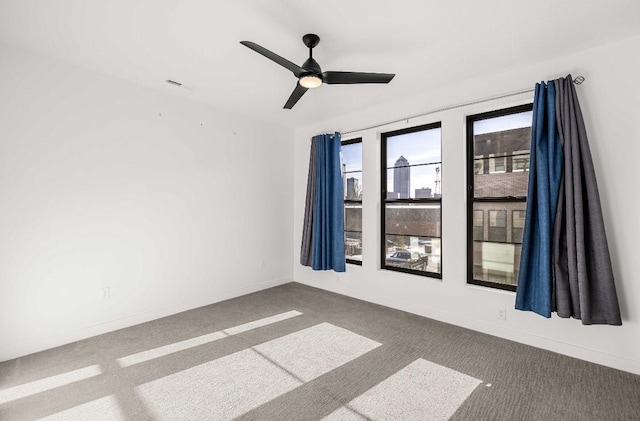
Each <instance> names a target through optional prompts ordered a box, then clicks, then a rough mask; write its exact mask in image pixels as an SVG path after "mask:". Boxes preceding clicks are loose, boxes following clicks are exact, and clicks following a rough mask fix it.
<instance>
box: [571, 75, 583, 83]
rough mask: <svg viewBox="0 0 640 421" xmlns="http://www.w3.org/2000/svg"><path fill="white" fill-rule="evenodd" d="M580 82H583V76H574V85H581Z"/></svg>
mask: <svg viewBox="0 0 640 421" xmlns="http://www.w3.org/2000/svg"><path fill="white" fill-rule="evenodd" d="M582 82H584V76H576V78H575V79H573V83H575V84H576V85H581V84H582Z"/></svg>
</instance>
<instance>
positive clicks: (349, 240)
mask: <svg viewBox="0 0 640 421" xmlns="http://www.w3.org/2000/svg"><path fill="white" fill-rule="evenodd" d="M342 179H343V180H344V242H345V247H344V249H345V255H346V256H345V257H346V260H347V263H353V264H356V265H361V264H362V139H361V138H359V139H351V140H345V141H343V142H342Z"/></svg>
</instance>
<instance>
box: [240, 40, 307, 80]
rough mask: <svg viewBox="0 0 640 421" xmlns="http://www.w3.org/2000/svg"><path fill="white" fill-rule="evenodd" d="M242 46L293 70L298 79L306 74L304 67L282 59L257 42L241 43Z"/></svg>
mask: <svg viewBox="0 0 640 421" xmlns="http://www.w3.org/2000/svg"><path fill="white" fill-rule="evenodd" d="M240 44H242V45H244V46H245V47H248V48H251V49H252V50H253V51H255V52H256V53H259V54H262V55H263V56H265V57H266V58H268V59H269V60H272V61H275V62H276V63H278V64H279V65H280V66H282V67H284V68H286V69H289V70H291V71H292V72H293V74H294V75H296V77H300V75H301V74H302V73H304V69H303V68H302V67H300V66H298V65H297V64H295V63H292V62H290V61H289V60H287V59H286V58H284V57H280V56H279V55H277V54H276V53H274V52H271V51H269V50H267V49H266V48H264V47H262V46H260V45H258V44H256V43H255V42H251V41H240Z"/></svg>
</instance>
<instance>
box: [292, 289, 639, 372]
mask: <svg viewBox="0 0 640 421" xmlns="http://www.w3.org/2000/svg"><path fill="white" fill-rule="evenodd" d="M296 282H299V283H301V284H304V285H308V286H311V287H314V288H319V289H323V290H326V291H331V292H335V293H337V294H341V295H346V296H349V297H352V298H356V299H359V300H364V301H368V302H371V303H374V304H379V305H383V306H386V307H391V308H394V309H397V310H402V311H406V312H408V313H413V314H417V315H419V316H423V317H428V318H430V319H434V320H438V321H440V322H445V323H450V324H452V325H456V326H460V327H464V328H467V329H471V330H475V331H477V332H481V333H486V334H488V335H492V336H497V337H499V338H503V339H508V340H511V341H515V342H519V343H522V344H525V345H529V346H533V347H536V348H540V349H544V350H547V351H552V352H556V353H558V354H563V355H567V356H569V357H573V358H577V359H580V360H584V361H588V362H591V363H595V364H600V365H603V366H606V367H610V368H615V369H617V370H622V371H627V372H629V373H633V374H639V375H640V360H633V359H630V358H625V357H621V356H619V355H613V354H608V353H605V352H602V351H598V350H595V349H590V348H585V347H581V346H577V345H574V344H570V343H566V342H562V341H558V340H557V339H553V338H549V337H545V336H541V335H534V334H531V333H528V332H523V331H521V330H517V329H513V328H507V327H498V326H495V325H493V324H491V323H487V322H484V321H479V320H474V319H472V318H469V317H465V316H459V315H456V314H452V313H447V312H443V311H438V310H433V309H430V308H427V307H423V306H418V305H415V304H411V303H407V302H404V301H402V300H397V299H393V298H389V297H383V296H380V295H376V294H371V293H369V292H366V291H359V290H358V291H355V290H352V289H349V288H347V287H338V288H336V287H334V286H330V285H326V284H324V283H322V282H316V281H312V280H309V279H303V280H296Z"/></svg>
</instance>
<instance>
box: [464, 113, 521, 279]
mask: <svg viewBox="0 0 640 421" xmlns="http://www.w3.org/2000/svg"><path fill="white" fill-rule="evenodd" d="M532 108H533V106H532V105H531V104H528V105H523V106H519V107H513V108H508V109H504V110H498V111H492V112H488V113H482V114H477V115H472V116H469V117H467V174H468V180H467V182H468V187H469V188H468V190H467V191H468V200H467V204H468V209H467V227H468V228H467V231H468V235H467V238H468V240H467V241H468V252H467V253H468V265H467V267H468V282H469V283H471V284H477V285H483V286H490V287H495V288H500V289H506V290H512V291H515V288H516V285H517V282H518V266H519V263H520V252H521V247H522V233H523V228H524V217H525V210H526V198H527V186H528V181H529V145H530V142H531V120H532V111H531V110H532ZM480 212H482V215H483V218H484V215H486V224H484V221H483V225H482V230H480V228H479V221H480V216H479V215H480ZM481 233H482V234H481Z"/></svg>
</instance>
